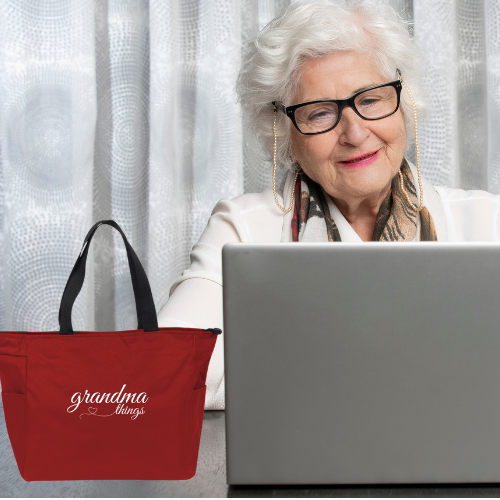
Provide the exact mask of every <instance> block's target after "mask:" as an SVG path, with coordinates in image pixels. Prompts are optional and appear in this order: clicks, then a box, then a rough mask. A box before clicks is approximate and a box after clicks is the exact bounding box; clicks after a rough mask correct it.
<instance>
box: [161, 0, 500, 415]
mask: <svg viewBox="0 0 500 500" xmlns="http://www.w3.org/2000/svg"><path fill="white" fill-rule="evenodd" d="M418 62H419V53H418V49H417V46H416V45H415V43H414V42H413V41H412V39H411V38H410V36H409V34H408V32H407V30H406V27H405V24H404V23H403V22H402V20H401V19H400V18H399V16H398V15H397V14H396V13H395V12H394V11H393V10H392V8H391V7H389V6H387V5H375V4H373V3H372V2H369V1H368V0H366V1H358V2H353V3H348V4H346V3H345V2H342V3H339V2H334V1H329V0H315V1H306V2H301V3H295V4H293V5H292V6H290V7H289V8H288V9H287V11H286V12H285V13H284V14H283V15H281V16H279V17H278V18H276V19H275V20H274V21H272V22H271V23H270V24H269V25H268V26H267V27H266V28H265V29H264V30H263V32H262V33H260V34H259V35H258V36H257V38H256V39H255V40H254V42H253V44H252V47H251V50H250V52H249V54H248V56H247V58H246V60H245V61H244V64H243V67H242V69H241V73H240V77H239V81H238V92H239V96H240V100H241V103H242V106H243V108H244V109H245V110H246V111H247V112H248V114H249V116H250V119H251V124H252V126H253V130H254V132H255V133H256V134H257V135H258V137H259V139H260V141H261V143H262V144H263V146H264V149H265V150H266V151H267V152H268V154H269V158H270V159H271V158H272V159H273V167H274V168H273V189H267V190H265V191H264V192H262V193H258V194H245V195H242V196H238V197H237V198H234V199H233V200H221V201H219V202H218V203H217V205H216V206H215V208H214V210H213V212H212V216H211V218H210V220H209V222H208V225H207V227H206V229H205V231H204V232H203V234H202V236H201V238H200V240H199V242H198V243H197V244H196V245H194V246H193V250H192V253H191V266H190V267H189V269H187V270H185V271H184V272H183V273H182V276H181V277H179V278H178V279H177V281H176V282H175V283H174V284H173V286H172V288H171V291H170V298H169V300H168V302H167V303H166V305H165V306H164V307H163V309H162V310H161V311H160V313H159V317H158V319H159V324H160V326H189V327H193V326H194V327H200V328H209V327H221V326H222V271H221V249H222V247H223V245H224V244H226V243H228V242H238V241H242V242H252V241H253V242H268V243H273V242H291V241H297V242H304V241H306V242H314V241H318V242H322V241H331V242H337V241H339V242H340V241H350V242H354V241H359V242H362V241H424V240H425V241H496V240H497V239H498V236H497V235H498V234H499V230H498V229H499V217H498V214H499V206H500V200H499V197H497V196H494V195H491V194H489V193H486V192H482V191H469V192H466V191H462V190H459V189H447V188H442V187H434V186H432V185H431V184H429V183H428V182H427V181H426V180H425V179H424V178H422V177H421V174H420V168H419V160H418V154H419V149H418V138H417V116H419V117H420V116H421V115H422V114H423V113H422V112H423V111H425V100H424V97H423V95H422V91H421V83H420V79H419V77H420V74H419V70H418V68H419V64H418ZM413 137H415V139H416V143H415V148H416V153H417V154H416V163H417V165H416V167H415V166H414V165H412V164H411V163H410V162H408V161H407V160H406V159H405V157H404V154H405V150H406V148H407V146H408V143H409V141H410V140H412V139H413ZM277 165H280V167H283V168H286V169H287V172H286V174H285V176H284V178H283V182H282V183H281V188H280V189H276V180H275V179H276V168H277ZM221 340H222V337H221ZM222 353H223V349H222V342H220V341H219V342H218V345H217V347H216V350H215V352H214V355H213V358H212V361H211V364H210V367H209V371H208V377H207V397H206V406H205V407H206V408H207V409H223V408H224V380H223V356H222Z"/></svg>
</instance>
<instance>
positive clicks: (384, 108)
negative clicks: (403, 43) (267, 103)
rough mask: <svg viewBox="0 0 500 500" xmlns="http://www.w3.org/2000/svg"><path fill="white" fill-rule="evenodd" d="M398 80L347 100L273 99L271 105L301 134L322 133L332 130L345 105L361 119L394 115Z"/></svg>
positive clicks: (398, 94)
mask: <svg viewBox="0 0 500 500" xmlns="http://www.w3.org/2000/svg"><path fill="white" fill-rule="evenodd" d="M400 95H401V81H400V80H399V79H398V80H395V81H393V82H389V83H384V84H382V85H377V86H376V87H370V88H369V89H366V90H362V91H361V92H358V93H356V94H354V95H353V96H352V97H349V98H348V99H326V100H323V101H311V102H303V103H301V104H294V105H293V106H284V105H283V104H282V103H281V102H279V101H273V104H274V106H276V108H278V109H279V110H280V111H282V112H283V113H285V115H287V116H288V118H290V120H292V123H293V124H294V125H295V128H296V129H297V130H298V131H299V132H300V133H301V134H304V135H314V134H323V133H324V132H328V131H330V130H332V129H334V128H335V127H336V126H337V125H338V123H339V122H340V119H341V118H342V110H343V109H344V108H352V109H353V110H354V112H355V113H356V114H357V115H358V116H359V117H361V118H363V120H381V119H382V118H386V117H387V116H391V115H393V114H394V113H395V112H396V111H397V110H398V108H399V100H400Z"/></svg>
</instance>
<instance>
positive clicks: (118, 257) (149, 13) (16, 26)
mask: <svg viewBox="0 0 500 500" xmlns="http://www.w3.org/2000/svg"><path fill="white" fill-rule="evenodd" d="M387 1H390V3H391V4H392V5H393V6H394V7H395V8H396V9H397V10H398V11H399V12H400V13H401V15H402V17H404V18H405V19H409V20H413V19H414V20H415V34H416V36H417V38H418V43H419V44H420V45H421V47H422V48H423V49H424V51H425V57H426V71H427V76H426V82H427V84H428V85H429V88H430V89H431V94H432V99H433V104H434V112H433V114H432V116H431V118H430V119H429V120H428V121H427V123H422V124H421V126H420V154H421V163H422V167H423V171H424V174H425V175H426V176H427V177H428V178H429V179H430V180H431V181H432V182H434V183H436V184H440V185H445V186H452V187H463V188H464V189H473V188H477V189H486V190H489V191H491V192H493V193H500V154H499V153H500V151H499V149H500V139H499V135H498V131H499V130H500V84H499V78H500V50H499V48H500V47H499V45H500V5H499V4H498V2H496V1H494V0H484V1H479V0H468V1H466V0H457V1H453V2H452V1H450V0H413V1H411V0H387ZM288 3H290V0H151V1H150V2H148V1H146V0H51V1H50V2H48V1H40V0H22V1H19V0H4V1H2V2H0V330H32V331H37V330H57V329H58V320H57V317H58V309H59V302H60V298H61V294H62V291H63V289H64V286H65V283H66V280H67V278H68V276H69V273H70V271H71V269H72V266H73V264H74V262H75V259H76V257H77V255H78V253H79V251H80V248H81V245H82V242H83V238H84V236H85V234H86V232H87V231H88V229H89V228H90V227H91V226H92V225H93V223H94V222H95V221H97V220H100V219H114V220H116V221H117V222H118V223H119V224H120V225H121V226H122V228H123V229H124V231H125V233H126V234H127V235H128V237H129V241H130V242H131V243H132V245H133V247H134V248H135V249H136V251H137V253H138V255H139V257H140V258H141V260H142V262H143V263H144V266H145V268H146V270H147V272H148V275H149V277H150V281H151V285H152V290H153V295H154V297H155V302H156V307H157V310H159V308H160V307H161V306H162V305H163V304H164V303H165V302H166V300H167V298H168V292H169V288H170V285H171V283H172V282H173V280H174V279H175V278H176V277H177V276H178V274H179V273H180V272H181V271H182V270H183V269H185V268H186V267H187V266H188V265H189V251H190V249H191V247H192V245H193V244H194V243H195V242H196V241H197V239H198V237H199V235H200V234H201V232H202V231H203V228H204V227H205V225H206V223H207V220H208V218H209V216H210V213H211V210H212V208H213V207H214V205H215V203H216V202H217V201H218V200H219V199H220V198H224V197H229V198H231V197H234V196H237V195H238V194H241V193H243V192H251V191H260V190H262V189H264V188H266V187H268V186H270V178H271V175H270V174H271V168H270V165H269V164H268V163H266V162H263V161H262V159H261V158H260V156H259V152H258V147H257V146H256V144H255V141H254V140H253V138H252V137H249V136H248V135H247V134H246V132H245V119H244V117H243V118H242V117H241V116H240V114H239V108H238V105H237V103H236V95H235V92H234V82H235V78H236V75H237V72H238V68H239V65H240V62H241V52H242V44H244V43H246V42H247V41H248V40H249V39H250V38H251V37H252V36H254V35H255V34H256V33H257V32H258V30H259V29H261V28H262V27H263V26H264V25H265V24H267V22H268V21H269V20H270V19H272V18H273V17H274V16H275V15H277V14H278V13H280V12H281V11H282V10H283V9H284V8H285V7H286V6H287V5H288ZM411 154H412V153H411V152H409V155H410V157H411ZM113 233H116V232H114V231H113V230H112V229H111V228H109V227H107V226H103V227H101V228H100V229H99V231H98V233H97V235H96V237H95V238H94V243H93V244H92V251H91V253H90V255H89V262H88V265H87V278H86V283H85V285H84V288H83V290H82V292H81V294H80V296H79V298H78V299H77V303H76V304H75V308H74V312H73V325H74V328H75V329H79V330H84V329H88V330H93V329H95V330H119V329H128V328H134V327H135V325H136V318H135V306H134V302H133V294H132V289H131V281H130V277H129V272H128V268H127V264H126V256H125V252H124V247H123V243H122V242H121V238H120V237H119V235H118V233H116V234H113ZM193 307H196V304H193Z"/></svg>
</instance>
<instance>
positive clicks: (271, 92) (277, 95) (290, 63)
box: [236, 0, 428, 168]
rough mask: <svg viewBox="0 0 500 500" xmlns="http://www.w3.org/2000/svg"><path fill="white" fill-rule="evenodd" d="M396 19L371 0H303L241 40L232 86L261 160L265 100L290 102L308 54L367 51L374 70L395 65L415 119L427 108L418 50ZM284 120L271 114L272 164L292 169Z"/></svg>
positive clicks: (267, 133)
mask: <svg viewBox="0 0 500 500" xmlns="http://www.w3.org/2000/svg"><path fill="white" fill-rule="evenodd" d="M409 27H410V23H408V22H406V21H403V20H402V19H401V17H400V16H399V15H398V14H397V13H396V12H395V10H394V9H393V8H392V7H391V6H390V5H388V4H385V3H380V2H375V1H372V0H305V1H299V2H297V3H293V4H292V5H290V7H288V9H287V10H286V11H285V12H284V13H283V14H282V15H281V16H278V17H276V18H275V19H274V20H272V21H271V22H270V23H269V24H268V25H267V26H266V27H265V28H264V29H263V30H262V31H261V32H260V33H259V35H257V37H256V38H255V39H254V40H253V41H252V42H251V43H250V44H249V47H248V50H247V53H246V55H245V56H244V58H243V64H242V67H241V70H240V73H239V76H238V81H237V85H236V90H237V93H238V96H239V101H240V103H241V105H242V108H243V109H244V110H245V111H246V112H247V115H248V120H249V126H250V129H251V131H253V132H254V133H255V134H256V135H257V137H258V139H259V140H260V142H261V143H262V145H263V148H264V151H265V153H266V155H267V157H268V158H267V159H271V158H272V155H273V144H274V136H273V105H272V104H271V102H272V101H281V102H283V103H284V104H285V105H290V104H291V102H290V99H291V97H292V96H293V94H294V91H295V85H296V83H297V82H298V80H299V78H300V71H301V65H302V64H303V62H304V61H305V60H307V59H309V58H316V57H323V56H325V55H328V54H330V53H332V52H336V51H347V50H354V51H357V52H363V53H369V54H370V57H371V58H372V60H373V61H374V62H375V64H376V65H377V67H378V69H379V71H380V74H381V75H382V76H383V77H384V78H386V79H387V81H392V80H395V79H396V69H399V70H400V71H401V75H402V78H403V80H404V82H405V83H406V85H407V86H408V87H409V88H410V90H411V92H412V94H413V98H414V100H415V103H416V108H417V114H418V117H419V119H420V118H422V117H423V116H424V115H425V113H426V111H427V109H428V99H427V95H426V92H425V90H424V89H423V86H422V81H421V80H422V78H421V55H420V50H419V48H418V46H417V45H416V43H415V42H414V40H413V39H412V37H411V35H410V32H409ZM401 108H402V111H403V116H404V122H405V126H406V135H407V137H408V141H409V142H411V141H412V140H413V137H414V132H413V130H414V125H413V107H412V103H411V100H410V97H409V95H408V92H406V90H405V89H404V87H403V89H402V92H401ZM290 126H293V125H292V123H291V121H290V120H289V119H288V118H287V117H286V116H285V115H284V114H283V113H278V116H277V122H276V135H277V138H278V145H277V155H276V156H277V163H278V164H279V165H280V166H287V167H289V168H291V167H292V164H291V160H290V152H291V149H290Z"/></svg>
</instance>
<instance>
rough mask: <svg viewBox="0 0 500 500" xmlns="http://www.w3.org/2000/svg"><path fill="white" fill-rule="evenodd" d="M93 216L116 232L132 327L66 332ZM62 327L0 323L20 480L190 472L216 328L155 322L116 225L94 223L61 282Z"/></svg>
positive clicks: (183, 475)
mask: <svg viewBox="0 0 500 500" xmlns="http://www.w3.org/2000/svg"><path fill="white" fill-rule="evenodd" d="M101 224H108V225H110V226H112V227H114V228H115V229H117V230H118V231H119V232H120V234H121V235H122V237H123V241H124V243H125V247H126V250H127V257H128V262H129V267H130V272H131V275H132V284H133V288H134V295H135V301H136V308H137V318H138V328H137V330H128V331H117V332H87V331H75V332H74V331H73V328H72V324H71V310H72V308H73V304H74V302H75V299H76V297H77V296H78V293H79V292H80V290H81V288H82V285H83V281H84V278H85V263H86V260H87V254H88V250H89V246H90V242H91V239H92V236H93V235H94V233H95V231H96V230H97V228H98V227H99V226H100V225H101ZM59 325H60V331H59V332H57V331H53V332H0V379H1V383H2V401H3V409H4V413H5V422H6V426H7V431H8V433H9V438H10V442H11V444H12V448H13V451H14V456H15V458H16V461H17V465H18V467H19V472H20V473H21V476H22V477H23V478H24V479H25V480H26V481H61V480H85V479H140V480H165V479H166V480H172V479H189V478H191V477H193V476H194V475H195V473H196V464H197V460H198V449H199V445H200V436H201V427H202V422H203V409H204V403H205V390H206V386H205V381H206V376H207V370H208V364H209V362H210V358H211V356H212V352H213V349H214V347H215V342H216V339H217V334H219V333H221V330H219V329H217V328H214V329H209V330H202V329H196V328H158V322H157V320H156V311H155V306H154V302H153V297H152V294H151V288H150V286H149V282H148V279H147V276H146V273H145V272H144V269H143V267H142V265H141V263H140V261H139V259H138V257H137V255H136V254H135V252H134V250H133V249H132V247H131V246H130V244H129V243H128V241H127V238H126V237H125V235H124V233H123V231H122V230H121V229H120V227H119V226H118V224H116V222H114V221H112V220H105V221H101V222H98V223H97V224H95V225H94V226H93V227H92V229H91V230H90V231H89V233H88V234H87V236H86V238H85V242H84V245H83V248H82V251H81V252H80V256H79V257H78V260H77V261H76V264H75V266H74V268H73V271H72V272H71V275H70V277H69V279H68V282H67V284H66V288H65V290H64V293H63V296H62V300H61V306H60V310H59Z"/></svg>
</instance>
